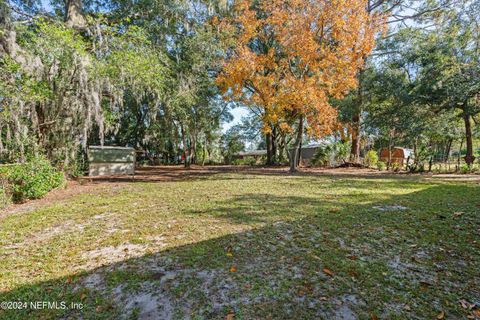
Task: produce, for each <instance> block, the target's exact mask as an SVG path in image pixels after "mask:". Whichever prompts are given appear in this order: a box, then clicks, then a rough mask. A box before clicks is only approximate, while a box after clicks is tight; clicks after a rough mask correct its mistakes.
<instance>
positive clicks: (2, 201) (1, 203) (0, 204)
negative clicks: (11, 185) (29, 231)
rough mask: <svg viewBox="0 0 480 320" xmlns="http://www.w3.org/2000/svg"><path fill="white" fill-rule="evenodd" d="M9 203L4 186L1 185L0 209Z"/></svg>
mask: <svg viewBox="0 0 480 320" xmlns="http://www.w3.org/2000/svg"><path fill="white" fill-rule="evenodd" d="M9 203H10V197H9V196H8V194H7V192H6V191H5V187H4V186H3V185H2V186H0V210H1V209H3V208H5V207H6V206H8V204H9Z"/></svg>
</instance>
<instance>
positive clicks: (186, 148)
mask: <svg viewBox="0 0 480 320" xmlns="http://www.w3.org/2000/svg"><path fill="white" fill-rule="evenodd" d="M180 131H181V134H182V144H183V156H184V158H185V159H184V160H183V164H184V167H185V168H189V167H190V161H189V160H190V159H189V158H190V157H189V154H188V149H189V148H188V146H187V138H186V137H185V130H184V129H183V125H181V124H180Z"/></svg>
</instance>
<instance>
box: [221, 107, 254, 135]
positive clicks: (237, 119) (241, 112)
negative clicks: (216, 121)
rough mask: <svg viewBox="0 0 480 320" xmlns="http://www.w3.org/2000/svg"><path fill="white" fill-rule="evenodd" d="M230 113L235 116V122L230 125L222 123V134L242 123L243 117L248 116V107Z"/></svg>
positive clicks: (235, 109)
mask: <svg viewBox="0 0 480 320" xmlns="http://www.w3.org/2000/svg"><path fill="white" fill-rule="evenodd" d="M230 113H231V114H232V115H233V120H232V121H231V122H228V123H222V132H226V131H227V130H228V129H230V128H231V127H232V126H234V125H236V124H238V123H240V121H241V120H242V117H243V116H246V115H247V114H248V109H247V108H246V107H236V108H234V109H233V110H231V111H230Z"/></svg>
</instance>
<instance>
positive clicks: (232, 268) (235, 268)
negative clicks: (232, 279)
mask: <svg viewBox="0 0 480 320" xmlns="http://www.w3.org/2000/svg"><path fill="white" fill-rule="evenodd" d="M229 271H230V272H237V267H235V266H231V267H230V270H229Z"/></svg>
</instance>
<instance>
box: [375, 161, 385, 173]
mask: <svg viewBox="0 0 480 320" xmlns="http://www.w3.org/2000/svg"><path fill="white" fill-rule="evenodd" d="M386 168H387V165H386V164H385V162H383V161H378V162H377V169H378V170H380V171H383V170H385V169H386Z"/></svg>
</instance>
